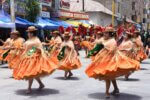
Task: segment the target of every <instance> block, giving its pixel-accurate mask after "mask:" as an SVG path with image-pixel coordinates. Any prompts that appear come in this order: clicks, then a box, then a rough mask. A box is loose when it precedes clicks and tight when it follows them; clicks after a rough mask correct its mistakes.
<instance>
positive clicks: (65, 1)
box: [59, 0, 70, 10]
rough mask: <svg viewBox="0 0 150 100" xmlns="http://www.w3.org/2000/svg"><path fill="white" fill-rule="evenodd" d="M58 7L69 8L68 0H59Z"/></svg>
mask: <svg viewBox="0 0 150 100" xmlns="http://www.w3.org/2000/svg"><path fill="white" fill-rule="evenodd" d="M59 9H61V10H70V0H60V2H59Z"/></svg>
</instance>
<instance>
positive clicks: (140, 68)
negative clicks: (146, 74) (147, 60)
mask: <svg viewBox="0 0 150 100" xmlns="http://www.w3.org/2000/svg"><path fill="white" fill-rule="evenodd" d="M140 70H149V69H147V68H140Z"/></svg>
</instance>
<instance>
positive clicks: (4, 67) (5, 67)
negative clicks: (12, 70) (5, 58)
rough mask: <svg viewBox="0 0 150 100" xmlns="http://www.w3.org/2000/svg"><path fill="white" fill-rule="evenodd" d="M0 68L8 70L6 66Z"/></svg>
mask: <svg viewBox="0 0 150 100" xmlns="http://www.w3.org/2000/svg"><path fill="white" fill-rule="evenodd" d="M0 68H3V69H7V68H8V66H1V67H0Z"/></svg>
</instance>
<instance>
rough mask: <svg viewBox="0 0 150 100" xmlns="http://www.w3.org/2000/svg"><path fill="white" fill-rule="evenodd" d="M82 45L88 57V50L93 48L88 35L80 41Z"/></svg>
mask: <svg viewBox="0 0 150 100" xmlns="http://www.w3.org/2000/svg"><path fill="white" fill-rule="evenodd" d="M81 45H82V47H83V48H84V50H85V54H86V57H88V52H89V51H90V50H92V49H93V47H94V45H93V44H92V42H91V41H90V36H86V37H85V40H84V41H82V42H81Z"/></svg>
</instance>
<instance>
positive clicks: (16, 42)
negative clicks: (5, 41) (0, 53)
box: [4, 31, 25, 69]
mask: <svg viewBox="0 0 150 100" xmlns="http://www.w3.org/2000/svg"><path fill="white" fill-rule="evenodd" d="M11 35H12V36H13V41H12V43H11V46H10V47H6V48H4V49H6V50H10V52H9V53H8V55H7V56H5V60H6V61H7V62H8V64H9V68H11V69H13V67H12V66H13V64H14V63H16V61H17V60H18V57H19V55H20V53H21V51H20V48H22V47H23V43H24V41H25V40H24V39H23V38H21V37H20V33H19V32H18V31H13V32H11Z"/></svg>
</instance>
